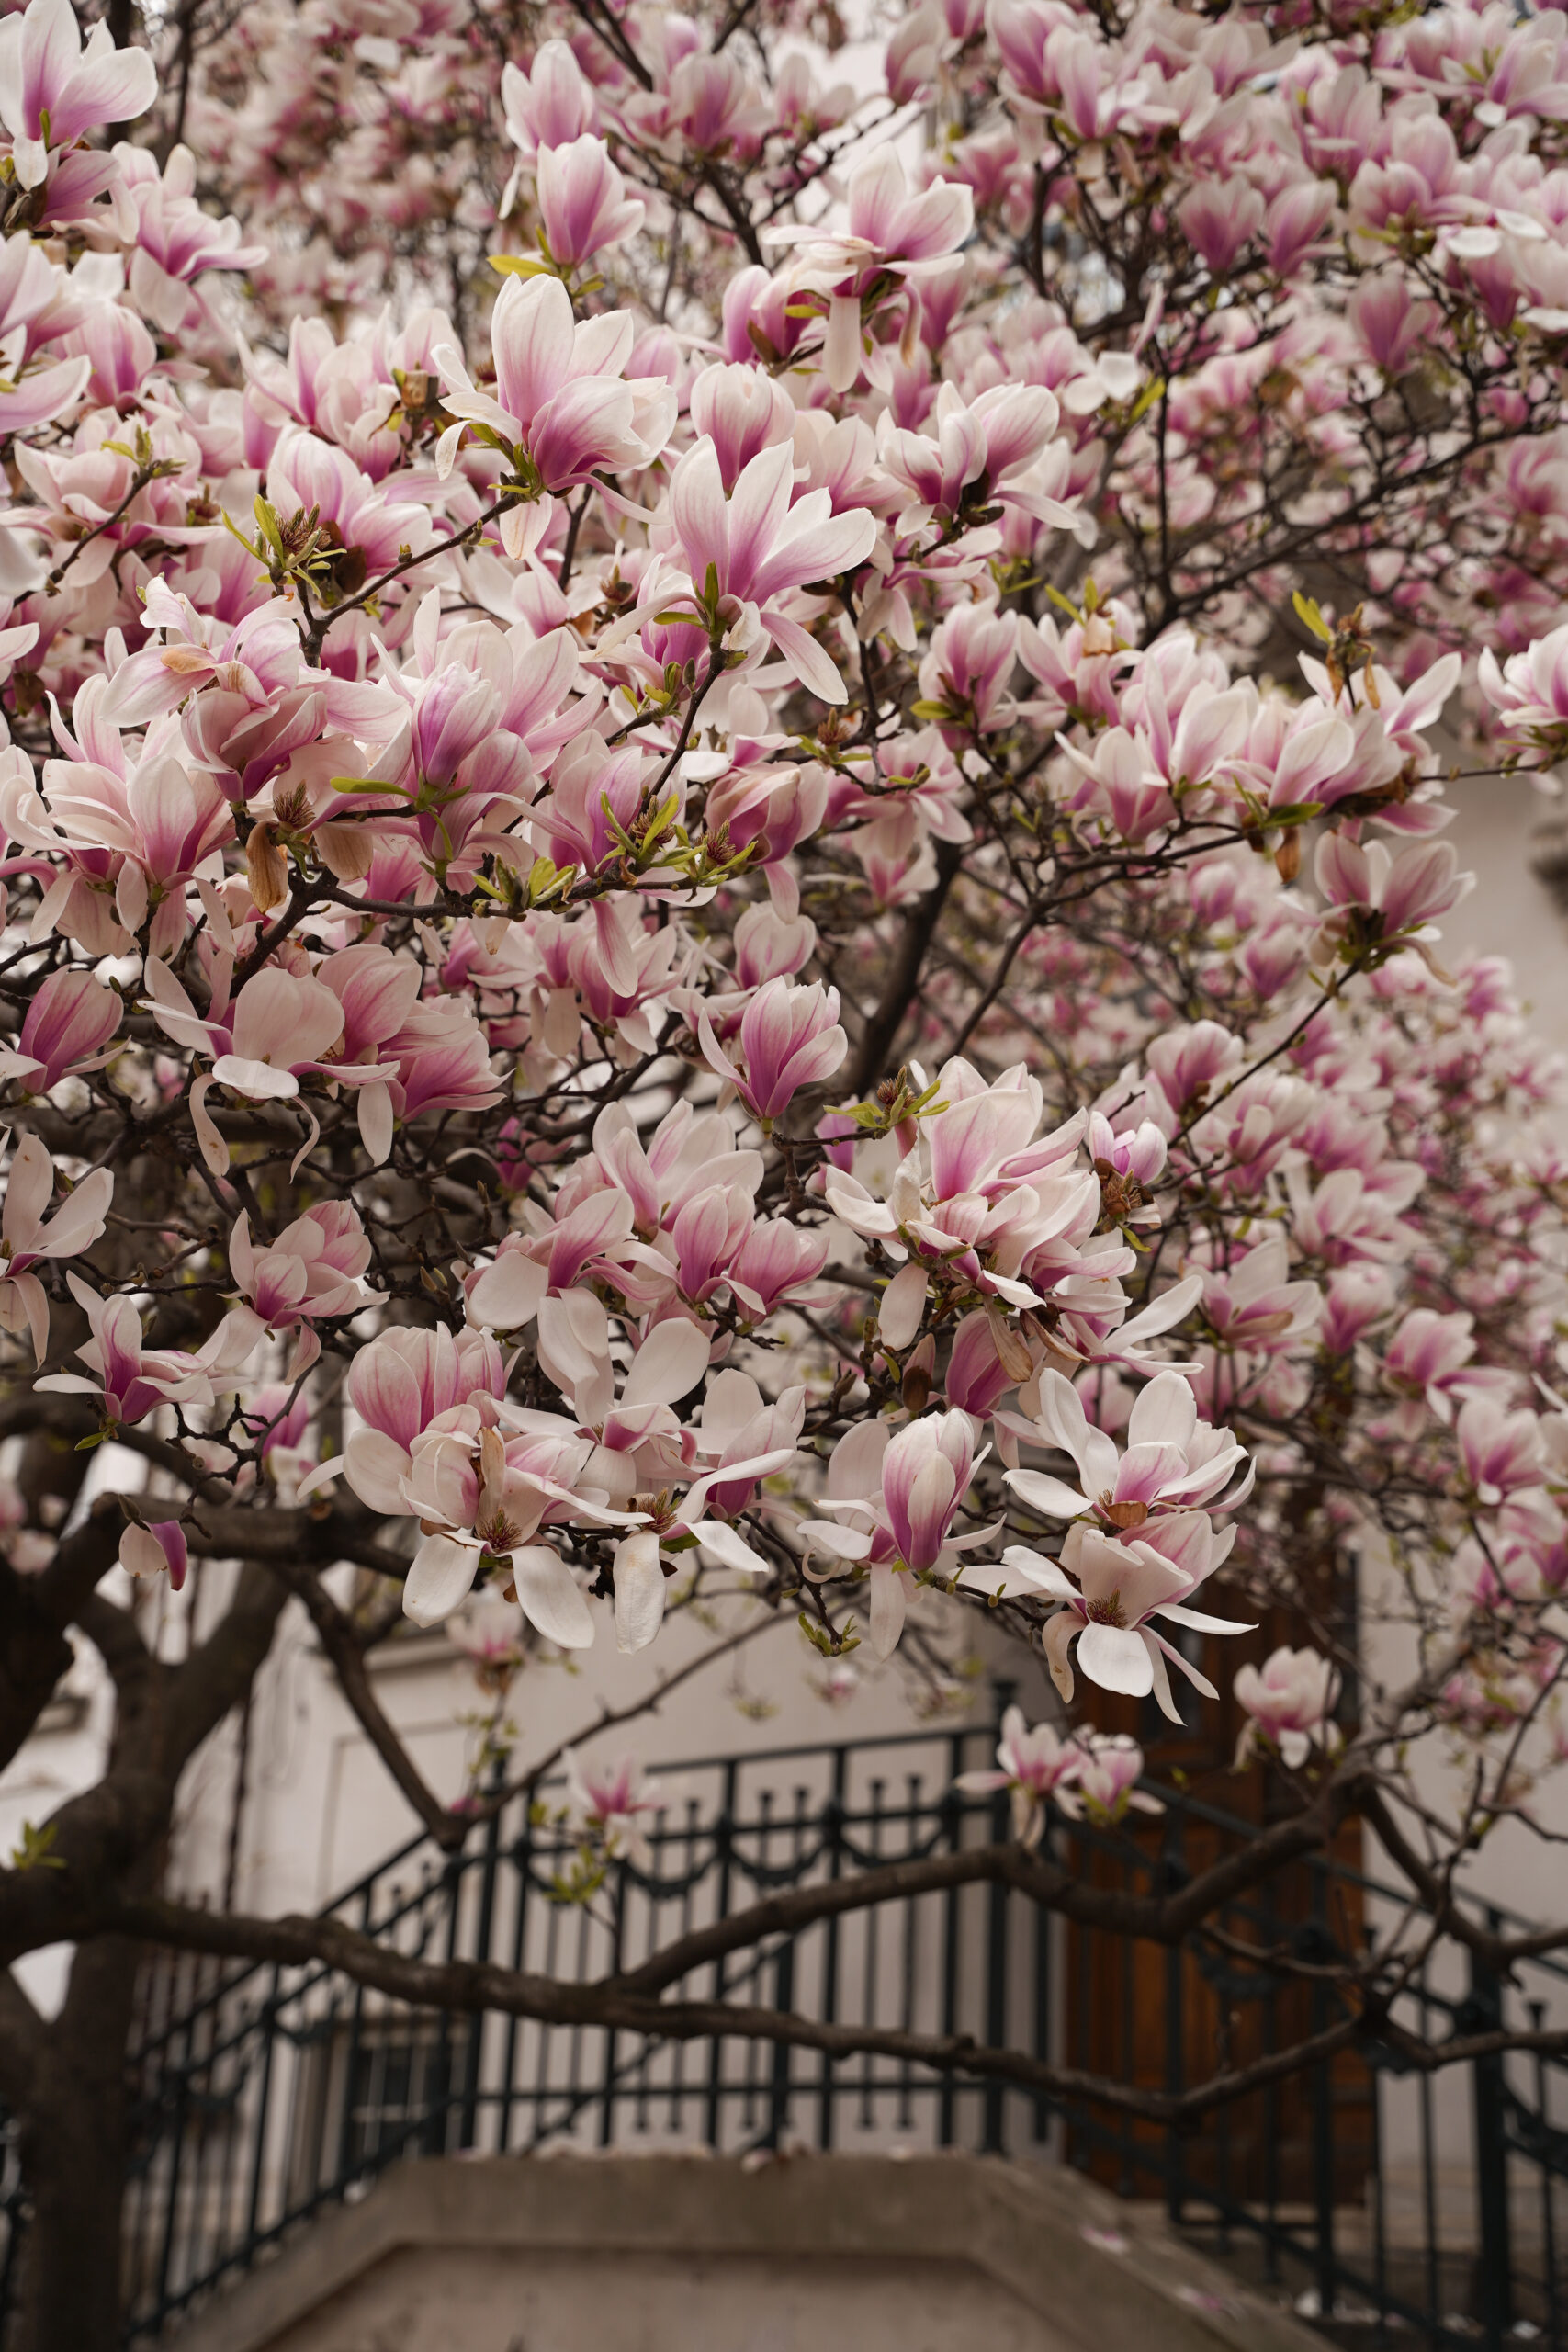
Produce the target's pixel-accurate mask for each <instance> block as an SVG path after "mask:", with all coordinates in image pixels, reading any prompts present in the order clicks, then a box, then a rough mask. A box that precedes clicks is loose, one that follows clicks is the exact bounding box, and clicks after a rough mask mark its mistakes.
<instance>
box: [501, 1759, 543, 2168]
mask: <svg viewBox="0 0 1568 2352" xmlns="http://www.w3.org/2000/svg"><path fill="white" fill-rule="evenodd" d="M533 1867H534V1824H533V1819H532V1813H531V1808H530V1806H529V1805H528V1804H525V1805H524V1808H523V1826H522V1827H521V1828H520V1829H519V1830H518V1833H517V1842H516V1844H515V1845H514V1846H513V1849H512V1869H513V1875H514V1877H515V1878H516V1881H517V1916H516V1917H515V1919H513V1923H512V1965H513V1969H519V1968H521V1967H522V1965H523V1962H524V1961H525V1958H526V1956H527V1941H528V1884H529V1879H530V1876H531V1874H532V1871H533ZM521 2022H522V2021H521V2019H520V2018H516V2017H509V2018H507V2020H506V2039H505V2044H504V2047H503V2048H502V2055H501V2115H500V2119H499V2120H498V2122H497V2124H496V2135H495V2146H496V2154H498V2155H502V2156H503V2155H505V2154H506V2152H507V2149H508V2147H509V2146H510V2144H511V2141H512V2109H513V2100H514V2098H515V2096H516V2090H515V2086H516V2081H517V2041H518V2034H519V2030H520V2027H521Z"/></svg>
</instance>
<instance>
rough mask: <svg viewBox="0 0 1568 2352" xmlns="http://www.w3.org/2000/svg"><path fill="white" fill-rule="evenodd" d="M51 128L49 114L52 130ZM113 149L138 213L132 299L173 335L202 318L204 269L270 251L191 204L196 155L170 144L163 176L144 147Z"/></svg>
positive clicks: (248, 262) (244, 263) (250, 262)
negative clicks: (197, 285)
mask: <svg viewBox="0 0 1568 2352" xmlns="http://www.w3.org/2000/svg"><path fill="white" fill-rule="evenodd" d="M121 53H122V54H124V55H128V56H134V55H135V54H136V51H134V50H132V51H123V52H121ZM53 128H54V125H53V119H52V117H51V122H50V129H51V133H52V131H53ZM115 152H116V158H117V160H118V163H119V166H120V171H121V175H122V176H123V178H124V182H125V185H126V187H127V188H128V189H129V190H130V200H131V202H132V204H133V205H134V206H135V208H136V215H137V230H136V250H135V252H134V253H133V254H132V255H131V257H130V292H131V296H132V299H133V300H135V302H136V303H137V304H138V306H139V307H140V309H141V311H142V312H143V314H144V315H145V316H146V317H147V318H149V319H151V320H152V322H154V324H156V325H158V326H160V327H162V328H164V331H165V333H167V334H175V333H177V332H178V330H179V329H180V327H182V326H184V325H186V324H187V323H193V322H197V321H199V319H200V317H201V308H200V305H199V303H198V302H197V300H195V299H194V298H193V296H192V293H191V287H192V284H193V282H194V281H195V280H196V279H197V277H201V276H202V275H203V274H204V273H205V272H206V271H208V270H209V269H233V270H248V269H254V268H255V266H256V265H257V263H258V262H264V261H265V260H267V259H268V257H269V249H268V248H267V247H266V246H265V245H262V244H257V245H247V244H243V243H241V235H242V232H241V228H240V223H239V221H238V220H236V219H235V218H234V216H233V214H232V213H230V214H229V215H228V216H227V217H226V218H225V219H223V220H215V219H214V218H213V216H212V214H211V213H210V212H208V211H207V210H205V209H204V208H203V207H202V206H201V205H200V204H199V203H198V202H197V195H196V157H195V156H194V155H193V154H192V153H191V152H190V149H189V148H188V147H183V146H182V147H176V148H175V150H174V152H173V153H172V154H171V155H170V156H169V159H168V161H167V163H166V164H164V169H163V171H162V173H160V172H159V170H158V166H157V164H156V161H155V159H154V158H153V157H152V155H151V154H149V153H148V152H147V150H146V148H144V147H132V146H130V145H128V144H122V145H121V146H119V147H118V148H117V150H116V151H115Z"/></svg>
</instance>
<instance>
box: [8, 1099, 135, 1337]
mask: <svg viewBox="0 0 1568 2352" xmlns="http://www.w3.org/2000/svg"><path fill="white" fill-rule="evenodd" d="M5 1141H6V1139H5V1138H4V1137H0V1150H3V1149H4V1148H5ZM53 1193H54V1162H53V1160H52V1159H51V1156H50V1152H49V1148H48V1147H47V1145H45V1144H44V1143H43V1142H41V1141H40V1140H39V1137H38V1136H32V1135H25V1136H23V1137H22V1138H21V1140H20V1142H19V1143H18V1144H17V1149H16V1155H15V1157H14V1158H13V1159H12V1161H11V1172H10V1177H9V1180H8V1181H7V1182H6V1200H5V1205H4V1207H3V1208H0V1329H3V1330H6V1331H11V1332H21V1331H24V1330H26V1331H28V1332H30V1334H31V1337H32V1343H33V1353H34V1355H35V1356H36V1358H37V1359H38V1361H39V1363H42V1362H43V1360H44V1356H45V1353H46V1351H47V1350H48V1347H49V1300H48V1297H47V1295H45V1292H44V1287H43V1284H42V1283H40V1282H39V1278H38V1276H37V1275H36V1274H35V1273H34V1272H32V1269H33V1268H34V1267H35V1266H37V1265H39V1264H40V1263H41V1261H43V1260H44V1259H46V1258H74V1257H76V1256H78V1255H79V1254H80V1252H81V1251H82V1250H88V1249H91V1247H92V1245H93V1243H94V1242H95V1241H96V1239H97V1238H98V1236H99V1235H100V1234H101V1233H102V1232H103V1229H104V1227H105V1225H106V1223H107V1219H108V1206H109V1203H110V1201H111V1200H112V1199H113V1197H114V1175H113V1172H112V1170H109V1169H107V1168H96V1169H94V1170H93V1172H92V1174H91V1175H90V1176H85V1177H84V1178H83V1180H82V1182H80V1183H79V1184H78V1185H77V1186H76V1187H75V1189H74V1190H73V1192H72V1193H70V1195H69V1196H68V1197H67V1199H65V1200H64V1201H63V1202H62V1204H61V1205H60V1207H59V1209H58V1210H57V1211H56V1212H55V1214H54V1216H52V1217H51V1219H50V1221H49V1222H48V1224H47V1225H46V1224H45V1222H44V1211H45V1210H46V1209H47V1208H48V1206H49V1204H50V1201H51V1197H52V1195H53Z"/></svg>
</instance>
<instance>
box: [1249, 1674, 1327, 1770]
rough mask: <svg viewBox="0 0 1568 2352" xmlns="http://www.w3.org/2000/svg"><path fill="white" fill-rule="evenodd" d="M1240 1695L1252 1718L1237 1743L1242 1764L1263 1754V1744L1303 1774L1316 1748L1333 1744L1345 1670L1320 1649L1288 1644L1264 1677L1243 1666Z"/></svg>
mask: <svg viewBox="0 0 1568 2352" xmlns="http://www.w3.org/2000/svg"><path fill="white" fill-rule="evenodd" d="M1338 1697H1339V1669H1338V1668H1337V1667H1336V1666H1334V1665H1332V1664H1331V1663H1330V1662H1329V1660H1328V1659H1327V1658H1325V1657H1321V1656H1320V1655H1319V1653H1318V1652H1317V1651H1316V1650H1311V1649H1300V1650H1293V1649H1292V1648H1290V1647H1289V1646H1288V1645H1285V1646H1282V1647H1281V1648H1280V1649H1277V1650H1275V1651H1273V1652H1272V1653H1271V1654H1270V1656H1269V1657H1268V1658H1266V1659H1265V1660H1264V1663H1263V1668H1262V1671H1261V1672H1259V1670H1258V1668H1257V1667H1255V1666H1244V1667H1242V1668H1240V1669H1239V1671H1238V1672H1237V1675H1236V1678H1235V1698H1236V1704H1237V1706H1239V1707H1241V1708H1243V1709H1245V1711H1246V1713H1247V1718H1248V1720H1247V1724H1245V1725H1244V1727H1243V1730H1242V1734H1241V1737H1240V1739H1239V1740H1238V1742H1237V1743H1236V1751H1235V1760H1236V1763H1237V1765H1238V1766H1239V1765H1242V1764H1245V1763H1247V1761H1248V1759H1249V1758H1251V1757H1252V1756H1253V1755H1255V1754H1256V1753H1257V1750H1258V1742H1259V1740H1260V1739H1261V1740H1267V1741H1268V1742H1269V1744H1270V1745H1271V1746H1272V1747H1277V1748H1278V1749H1279V1751H1280V1757H1281V1758H1283V1760H1284V1762H1285V1763H1286V1764H1288V1765H1289V1766H1290V1768H1291V1770H1292V1771H1293V1772H1294V1771H1300V1770H1301V1768H1302V1766H1303V1764H1304V1763H1305V1762H1306V1760H1307V1758H1308V1757H1309V1756H1310V1755H1311V1753H1312V1751H1313V1748H1314V1747H1322V1746H1324V1745H1325V1742H1326V1740H1327V1737H1328V1719H1329V1717H1330V1716H1331V1715H1332V1714H1333V1713H1334V1709H1335V1705H1336V1702H1337V1700H1338Z"/></svg>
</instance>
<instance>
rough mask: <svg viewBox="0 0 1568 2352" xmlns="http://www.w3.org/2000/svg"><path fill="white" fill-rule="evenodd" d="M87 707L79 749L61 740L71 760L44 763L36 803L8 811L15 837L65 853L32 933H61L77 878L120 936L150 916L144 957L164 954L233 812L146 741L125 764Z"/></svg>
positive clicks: (228, 832)
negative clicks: (106, 899) (101, 902)
mask: <svg viewBox="0 0 1568 2352" xmlns="http://www.w3.org/2000/svg"><path fill="white" fill-rule="evenodd" d="M106 684H107V682H106ZM93 701H94V695H93V693H92V689H91V687H85V688H84V689H83V692H82V693H81V694H80V695H78V696H77V698H76V708H75V710H74V712H73V718H74V719H75V721H76V724H77V727H78V729H79V730H80V733H81V736H82V739H83V741H82V742H81V743H77V742H74V741H69V740H68V749H69V750H70V752H72V757H71V758H70V759H68V760H51V761H49V762H48V763H46V765H45V768H44V785H43V799H42V800H39V797H38V795H37V794H33V795H31V796H30V797H28V799H27V800H25V801H19V802H17V804H16V805H15V807H14V808H12V809H8V810H7V821H8V822H9V824H10V828H11V831H12V832H13V835H14V836H15V837H16V838H17V839H19V840H22V841H25V842H29V843H31V844H33V845H34V846H37V847H39V848H42V849H45V850H51V851H54V852H56V853H57V854H58V853H59V852H60V851H62V850H63V851H64V852H65V853H66V857H65V859H64V860H63V861H62V864H63V871H62V872H61V873H60V875H59V877H58V879H57V880H56V881H55V882H54V884H53V885H52V887H51V889H50V890H49V892H48V893H47V894H46V897H45V899H44V903H43V906H42V907H40V909H39V916H38V922H37V924H36V925H35V928H38V929H39V932H40V935H41V932H42V931H43V930H44V929H47V928H50V927H54V928H63V927H64V925H65V923H66V922H67V921H69V920H70V919H71V913H72V903H71V902H72V899H73V891H74V890H75V888H76V887H77V884H76V876H77V875H78V874H80V875H81V876H82V877H83V879H84V880H85V882H86V883H87V886H88V888H96V890H97V891H99V892H103V891H105V890H106V888H107V890H108V891H109V892H110V893H112V906H113V910H114V912H115V914H116V915H117V916H118V921H119V923H120V924H121V925H123V927H124V931H125V932H126V933H130V934H133V935H134V934H135V933H139V932H140V931H141V929H142V928H143V926H144V925H146V924H147V923H148V920H149V917H151V919H152V920H151V927H150V929H149V931H148V939H149V945H150V952H151V953H152V955H153V956H159V957H164V956H171V955H173V954H174V952H175V949H176V948H177V947H178V945H179V944H180V942H181V940H182V939H183V938H184V937H185V935H186V930H187V929H188V927H189V920H190V919H189V915H188V913H187V910H186V889H187V886H188V885H189V883H190V882H191V881H192V880H193V878H194V877H195V876H197V874H198V873H199V872H200V871H201V870H202V869H203V868H205V867H207V866H208V865H209V861H210V860H211V859H212V858H213V855H214V853H215V852H217V851H219V850H220V849H221V848H222V846H223V844H224V842H228V841H231V840H232V838H233V832H234V817H233V811H232V809H231V807H230V804H229V802H228V800H227V799H226V798H225V797H224V795H223V792H222V790H221V788H220V786H219V785H218V783H217V782H216V780H215V779H214V778H213V777H211V776H209V775H204V774H202V773H200V772H199V771H198V772H197V773H195V774H193V773H192V772H191V770H190V769H189V768H188V767H186V765H185V764H184V763H183V762H182V761H181V760H179V759H178V758H176V757H175V755H174V753H173V752H169V751H162V752H161V751H158V750H157V749H155V748H154V746H153V739H152V736H151V735H150V736H149V737H148V739H147V742H146V744H145V745H144V747H143V750H142V752H141V757H140V758H139V759H136V760H134V761H132V760H130V758H128V757H127V756H126V755H125V753H124V752H122V751H121V748H120V744H119V741H118V734H116V733H111V732H110V731H109V730H108V729H106V728H102V727H99V726H97V725H96V715H93V716H90V715H89V711H88V710H85V709H84V705H88V706H91V705H92V703H93ZM177 740H178V739H177V737H176V738H175V741H177ZM45 802H47V811H46V809H45V805H44V804H45ZM74 928H75V926H74V925H73V930H74ZM117 944H120V945H121V946H123V945H125V944H129V942H125V941H122V942H120V943H117Z"/></svg>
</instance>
